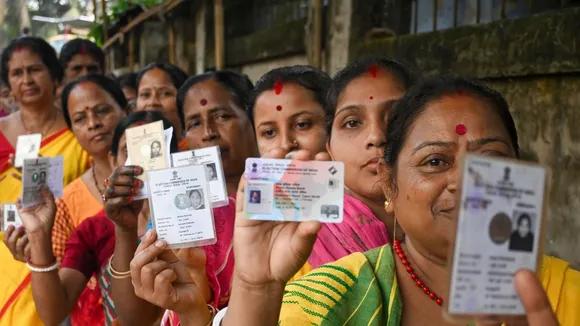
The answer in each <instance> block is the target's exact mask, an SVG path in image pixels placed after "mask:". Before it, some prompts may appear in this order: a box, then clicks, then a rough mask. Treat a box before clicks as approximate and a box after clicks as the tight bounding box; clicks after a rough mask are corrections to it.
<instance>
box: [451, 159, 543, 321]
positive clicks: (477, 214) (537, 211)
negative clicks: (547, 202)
mask: <svg viewBox="0 0 580 326" xmlns="http://www.w3.org/2000/svg"><path fill="white" fill-rule="evenodd" d="M546 177H547V170H546V169H545V168H543V167H541V166H538V165H532V164H528V163H523V162H517V161H509V160H504V159H497V158H491V157H483V156H475V155H468V156H467V157H466V159H465V164H464V169H463V186H462V193H461V202H460V205H461V207H460V210H459V217H458V223H457V233H456V243H455V248H454V253H453V265H452V276H451V287H450V295H449V306H448V311H449V313H450V314H456V315H479V314H485V315H521V314H523V313H524V309H523V307H522V304H521V301H520V298H519V296H518V294H517V292H516V290H515V288H514V284H513V275H514V273H515V272H516V271H517V270H519V269H528V270H531V271H536V269H537V267H538V266H536V265H537V257H538V254H539V246H540V240H541V239H540V235H541V232H540V231H541V222H542V214H543V206H544V194H545V191H546V190H545V188H546V180H547V178H546Z"/></svg>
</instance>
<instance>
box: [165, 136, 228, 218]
mask: <svg viewBox="0 0 580 326" xmlns="http://www.w3.org/2000/svg"><path fill="white" fill-rule="evenodd" d="M171 157H172V158H173V167H180V166H187V165H203V166H205V169H206V171H207V180H208V182H209V190H210V192H211V201H212V207H222V206H226V205H228V190H227V188H226V179H225V176H224V169H223V166H222V159H221V154H220V149H219V147H218V146H212V147H207V148H202V149H196V150H193V151H188V152H179V153H173V154H171Z"/></svg>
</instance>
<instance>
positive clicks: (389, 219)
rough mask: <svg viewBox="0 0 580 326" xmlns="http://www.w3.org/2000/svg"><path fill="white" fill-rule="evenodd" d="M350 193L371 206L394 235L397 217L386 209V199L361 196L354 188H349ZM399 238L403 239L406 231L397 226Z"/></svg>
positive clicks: (390, 234)
mask: <svg viewBox="0 0 580 326" xmlns="http://www.w3.org/2000/svg"><path fill="white" fill-rule="evenodd" d="M348 192H349V194H350V195H351V196H353V197H354V198H356V199H358V200H360V201H362V202H363V203H364V204H365V205H367V207H368V208H370V210H371V212H373V214H374V215H375V216H376V217H377V218H378V219H379V220H380V221H381V222H383V224H385V226H386V227H387V230H388V231H389V237H390V236H392V235H393V231H394V227H395V219H394V217H393V216H392V215H390V214H389V213H387V212H386V211H385V201H384V199H381V200H377V199H371V198H368V197H365V196H361V195H359V194H357V193H354V192H352V190H348ZM396 236H397V239H399V240H403V238H404V233H403V230H402V229H401V228H400V227H398V226H397V232H396Z"/></svg>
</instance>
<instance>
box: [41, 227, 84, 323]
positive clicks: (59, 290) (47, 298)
mask: <svg viewBox="0 0 580 326" xmlns="http://www.w3.org/2000/svg"><path fill="white" fill-rule="evenodd" d="M30 244H31V262H32V263H33V264H34V265H50V264H52V263H54V261H55V258H54V255H53V254H52V250H51V244H50V236H49V235H47V234H38V233H34V234H30ZM87 282H88V279H87V278H86V277H85V276H84V275H83V274H82V273H81V272H79V271H77V270H75V269H71V268H63V269H61V270H60V271H57V270H54V271H51V272H46V273H35V272H33V273H32V295H33V297H34V303H35V304H36V309H37V310H38V314H39V315H40V318H41V319H42V321H43V322H44V323H45V324H46V325H58V324H60V323H61V322H62V321H63V320H64V319H65V318H66V317H67V316H68V315H69V314H70V312H71V311H72V310H73V308H74V306H75V304H76V302H77V299H78V298H79V296H80V295H81V293H82V291H83V289H84V288H85V286H86V285H87Z"/></svg>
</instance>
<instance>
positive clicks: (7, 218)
mask: <svg viewBox="0 0 580 326" xmlns="http://www.w3.org/2000/svg"><path fill="white" fill-rule="evenodd" d="M0 222H1V226H0V230H1V231H6V229H8V227H9V226H10V225H13V226H14V227H15V228H18V227H20V226H21V225H22V220H21V219H20V215H18V209H17V208H16V205H14V204H4V205H2V220H1V221H0Z"/></svg>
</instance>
